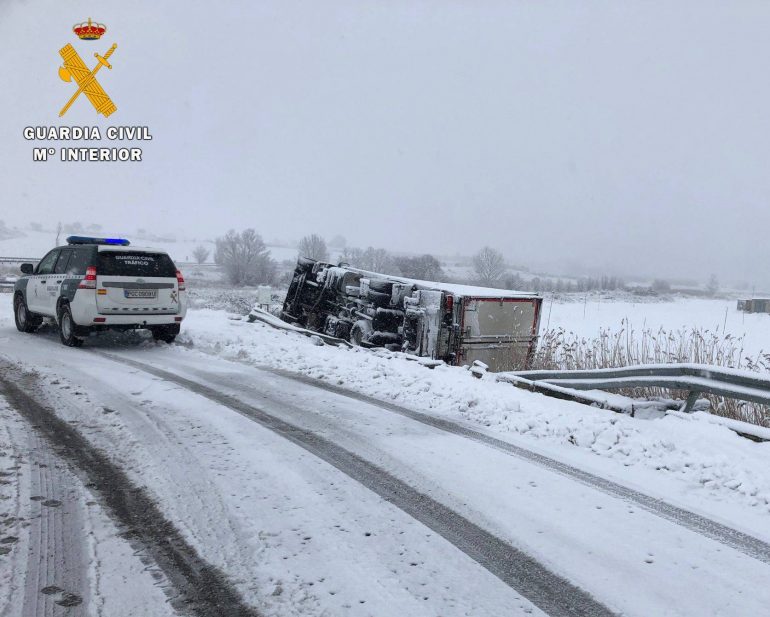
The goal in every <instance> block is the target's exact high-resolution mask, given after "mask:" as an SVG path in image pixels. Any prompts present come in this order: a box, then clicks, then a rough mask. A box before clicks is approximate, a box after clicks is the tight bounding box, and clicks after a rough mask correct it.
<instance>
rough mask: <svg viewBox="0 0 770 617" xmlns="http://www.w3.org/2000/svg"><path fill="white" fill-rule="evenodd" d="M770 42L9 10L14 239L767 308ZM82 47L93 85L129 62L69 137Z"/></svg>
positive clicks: (463, 22)
mask: <svg viewBox="0 0 770 617" xmlns="http://www.w3.org/2000/svg"><path fill="white" fill-rule="evenodd" d="M89 16H91V17H92V18H93V19H94V20H98V21H100V22H104V23H106V24H107V26H108V29H109V30H108V33H107V35H106V36H105V37H104V38H103V39H102V40H101V41H97V42H94V43H90V44H86V43H82V42H80V41H78V40H77V39H76V38H75V37H74V35H73V34H72V32H71V26H72V24H73V23H75V22H78V21H81V20H85V19H86V18H87V17H89ZM768 32H770V3H768V2H748V1H746V2H740V1H733V2H727V1H726V2H704V1H691V2H684V1H683V2H672V1H670V0H666V1H661V2H653V1H647V2H622V1H612V2H609V1H608V2H589V1H580V2H576V1H569V2H543V1H539V0H538V1H530V2H515V1H506V2H495V1H486V2H477V1H472V0H465V1H457V0H443V1H438V0H436V1H427V0H426V1H408V2H407V1H398V0H387V1H386V0H382V1H377V2H375V1H368V0H349V1H341V0H340V1H331V0H330V1H325V2H324V1H319V0H313V1H306V2H297V1H287V0H281V1H275V2H266V1H265V2H251V1H246V0H243V1H241V2H216V3H212V2H206V3H203V2H189V1H188V2H181V1H179V2H164V3H162V4H161V3H158V2H130V3H128V2H105V1H101V2H99V3H92V2H79V1H68V2H66V3H65V2H61V1H54V0H45V1H40V2H21V1H19V0H0V41H1V42H2V45H1V46H0V58H2V63H1V65H2V67H3V68H2V71H3V88H2V89H1V90H0V143H1V144H2V148H1V149H0V186H1V187H2V192H1V193H0V218H2V219H5V220H6V221H9V222H11V223H14V224H17V225H21V224H24V223H25V222H27V221H29V220H42V221H53V220H59V219H61V220H63V221H70V220H81V221H83V222H98V223H101V224H103V225H104V226H105V228H110V229H113V228H114V229H115V230H131V229H134V228H136V227H151V226H156V227H158V228H159V229H161V230H162V231H165V232H169V231H171V232H176V233H177V234H178V235H181V236H184V235H188V236H189V235H197V236H200V235H208V236H215V235H216V234H219V233H222V232H224V231H226V230H227V229H228V228H243V227H247V226H250V227H254V228H256V229H257V230H258V231H260V232H261V233H262V234H263V236H265V237H266V238H273V237H281V238H285V239H291V238H298V237H300V236H301V235H303V234H305V233H309V232H313V231H316V232H319V233H321V234H322V235H325V236H326V237H330V236H332V235H334V234H336V233H342V234H343V235H345V236H346V237H347V238H348V242H349V243H350V244H353V245H361V246H365V245H375V246H383V247H386V248H390V249H391V250H401V251H414V252H417V251H426V250H427V251H433V252H438V253H455V252H460V253H466V254H467V253H471V252H473V251H474V250H475V249H476V248H477V247H479V246H481V245H484V244H488V245H491V246H494V247H496V248H498V249H499V250H501V251H503V252H504V253H505V254H506V255H507V256H508V258H509V259H510V260H512V261H514V262H519V263H530V264H535V265H539V264H546V265H554V264H555V265H554V267H557V266H559V267H566V266H570V267H574V266H583V267H591V268H599V269H607V270H608V271H609V270H611V271H615V272H625V273H642V274H657V275H660V276H694V277H698V278H702V279H705V278H707V277H708V275H709V273H711V272H716V273H717V274H719V275H720V277H722V278H723V279H728V278H732V279H745V280H746V281H748V282H749V283H751V282H756V283H758V284H761V283H762V282H767V281H768V279H770V276H768V263H769V262H770V242H768V235H770V209H768V197H769V196H770V174H769V173H768V162H769V161H770V130H768V129H770V78H769V77H768V59H769V58H770V36H768ZM68 42H69V43H73V45H75V47H76V48H77V49H78V50H79V51H80V52H81V55H84V57H89V60H87V64H89V66H90V65H92V64H93V56H92V53H91V52H93V51H98V52H99V53H104V52H105V51H106V50H107V48H108V47H109V46H110V45H111V44H112V43H113V42H116V43H118V50H117V51H116V52H115V54H114V56H113V57H112V58H111V61H112V63H113V67H114V68H113V70H112V71H107V70H103V71H102V72H101V73H100V77H99V79H100V81H101V83H102V85H103V86H104V88H105V89H106V90H107V91H108V92H109V94H110V95H111V96H112V98H113V100H114V101H115V103H116V104H117V106H118V111H117V112H116V113H115V114H114V115H112V116H111V117H110V118H107V119H105V118H102V117H101V116H99V117H97V116H96V115H95V112H94V111H93V109H92V108H91V107H90V105H88V104H87V102H86V100H85V99H81V100H79V101H78V102H77V103H76V104H75V105H73V107H72V109H71V110H70V112H69V113H68V114H67V115H66V116H65V117H64V118H63V119H59V118H58V116H57V114H58V110H59V109H60V108H61V106H62V105H63V104H64V102H66V100H67V99H68V98H69V97H70V96H71V94H72V93H73V92H74V88H73V86H72V84H67V83H64V82H62V81H61V80H60V79H59V77H58V75H57V67H58V66H59V64H60V58H59V55H58V50H59V49H60V48H61V47H62V46H63V45H64V44H65V43H68ZM86 52H87V54H88V55H87V56H86ZM134 124H142V125H148V126H149V127H150V131H151V133H152V135H153V136H154V140H153V141H152V142H151V143H149V144H144V159H145V160H144V161H143V162H142V163H140V164H136V163H134V164H128V163H109V164H107V163H66V164H65V163H61V162H58V161H49V162H46V163H41V162H32V155H31V152H32V146H33V144H32V143H30V142H27V141H25V140H24V139H23V137H22V129H23V128H24V127H25V126H28V125H45V126H50V125H89V126H91V125H98V126H100V127H101V128H105V127H106V126H109V125H134ZM57 145H59V144H57ZM80 145H98V144H92V143H87V144H80ZM110 145H112V144H110ZM137 145H142V144H137Z"/></svg>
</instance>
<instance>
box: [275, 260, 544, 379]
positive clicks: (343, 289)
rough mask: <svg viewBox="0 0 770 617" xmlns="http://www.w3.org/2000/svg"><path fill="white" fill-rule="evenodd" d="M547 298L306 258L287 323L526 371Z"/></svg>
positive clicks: (453, 360) (360, 341)
mask: <svg viewBox="0 0 770 617" xmlns="http://www.w3.org/2000/svg"><path fill="white" fill-rule="evenodd" d="M541 306H542V298H541V297H540V296H538V295H536V294H523V293H518V292H511V291H505V290H502V289H490V288H486V287H471V286H466V285H454V284H449V283H434V282H429V281H417V280H412V279H407V278H402V277H397V276H389V275H385V274H378V273H376V272H367V271H365V270H359V269H357V268H351V267H349V266H347V265H344V264H341V265H339V266H335V265H332V264H328V263H323V262H320V261H314V260H312V259H306V258H300V259H299V260H298V261H297V267H296V269H295V270H294V274H293V276H292V281H291V284H290V286H289V291H288V293H287V295H286V300H285V302H284V304H283V309H282V311H281V319H283V320H284V321H286V322H289V323H293V324H297V325H300V326H302V327H304V328H307V329H309V330H314V331H316V332H322V333H324V334H327V335H329V336H334V337H337V338H341V339H345V340H347V341H350V342H351V343H352V344H354V345H360V346H363V347H386V348H387V349H390V350H393V351H404V352H406V353H410V354H414V355H417V356H424V357H429V358H433V359H436V360H443V361H444V362H446V363H448V364H453V365H463V364H472V363H473V362H474V361H477V360H478V361H480V362H483V363H484V364H486V365H487V366H488V367H489V370H491V371H507V370H520V369H524V368H528V366H529V363H530V360H531V357H532V354H533V352H534V350H535V345H536V342H537V334H538V329H539V325H540V311H541Z"/></svg>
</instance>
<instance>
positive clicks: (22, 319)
mask: <svg viewBox="0 0 770 617" xmlns="http://www.w3.org/2000/svg"><path fill="white" fill-rule="evenodd" d="M13 316H14V319H15V320H16V329H17V330H18V331H19V332H34V331H35V330H37V327H38V326H39V325H40V324H41V323H42V322H43V320H42V319H40V317H38V316H37V315H35V314H34V313H30V312H29V309H28V308H27V302H26V301H25V300H24V296H23V295H21V294H16V297H15V298H14V299H13Z"/></svg>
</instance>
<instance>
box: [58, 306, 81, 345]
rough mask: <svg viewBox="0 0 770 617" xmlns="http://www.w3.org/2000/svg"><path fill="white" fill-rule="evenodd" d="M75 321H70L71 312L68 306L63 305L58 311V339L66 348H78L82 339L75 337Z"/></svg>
mask: <svg viewBox="0 0 770 617" xmlns="http://www.w3.org/2000/svg"><path fill="white" fill-rule="evenodd" d="M75 330H76V326H75V320H74V319H72V311H70V307H69V304H65V305H64V306H62V307H61V308H60V309H59V338H61V342H62V343H63V344H64V345H66V346H67V347H80V346H81V345H82V344H83V339H82V338H78V337H77V336H75Z"/></svg>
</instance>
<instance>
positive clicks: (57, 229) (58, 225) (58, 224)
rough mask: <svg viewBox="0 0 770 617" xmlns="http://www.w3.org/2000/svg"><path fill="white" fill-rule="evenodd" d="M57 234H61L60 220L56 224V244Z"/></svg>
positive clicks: (57, 240) (57, 242)
mask: <svg viewBox="0 0 770 617" xmlns="http://www.w3.org/2000/svg"><path fill="white" fill-rule="evenodd" d="M59 236H61V221H59V222H58V223H57V224H56V246H59Z"/></svg>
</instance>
